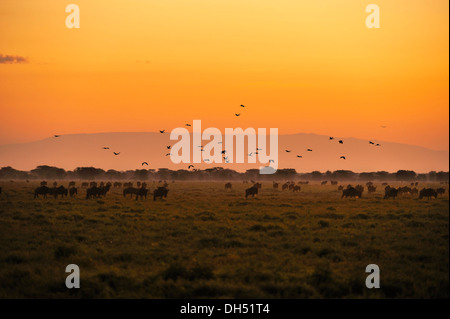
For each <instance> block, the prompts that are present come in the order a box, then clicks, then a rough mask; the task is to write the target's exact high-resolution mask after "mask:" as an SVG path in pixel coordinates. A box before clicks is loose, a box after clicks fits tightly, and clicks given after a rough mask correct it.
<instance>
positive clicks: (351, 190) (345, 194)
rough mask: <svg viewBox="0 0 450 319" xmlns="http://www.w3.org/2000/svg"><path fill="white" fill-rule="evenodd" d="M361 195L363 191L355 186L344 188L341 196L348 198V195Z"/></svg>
mask: <svg viewBox="0 0 450 319" xmlns="http://www.w3.org/2000/svg"><path fill="white" fill-rule="evenodd" d="M361 195H362V193H361V191H359V190H357V189H356V188H354V187H350V188H347V189H344V190H343V191H342V196H341V198H343V197H345V198H347V197H358V198H361Z"/></svg>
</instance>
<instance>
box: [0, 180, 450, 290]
mask: <svg viewBox="0 0 450 319" xmlns="http://www.w3.org/2000/svg"><path fill="white" fill-rule="evenodd" d="M0 184H1V185H0V186H2V187H3V193H2V194H1V195H0V247H1V249H0V298H448V297H449V198H448V192H447V193H446V194H445V195H443V196H440V197H438V199H432V200H418V199H417V197H414V198H413V197H408V196H406V197H403V198H398V199H396V200H392V199H389V200H383V195H384V193H383V191H382V187H381V186H380V185H378V191H377V193H375V194H367V191H365V192H364V194H363V198H361V199H341V198H340V195H341V192H338V191H337V186H320V185H306V186H305V185H302V191H301V192H300V193H292V192H288V191H281V190H273V189H272V184H271V183H263V188H262V190H260V193H259V194H258V196H257V197H255V198H249V199H247V200H246V199H245V198H244V196H243V195H244V189H245V188H247V187H249V185H248V184H247V185H245V184H242V182H234V183H233V189H232V190H231V191H225V190H224V184H225V183H224V182H176V183H174V184H170V186H169V189H170V191H169V194H168V197H167V199H165V200H157V201H156V202H154V201H153V198H151V196H150V198H148V199H147V200H145V201H136V200H134V198H133V199H129V198H128V199H124V198H123V196H122V189H113V188H112V189H111V191H110V192H109V193H108V195H107V196H106V198H101V199H91V200H86V199H85V190H83V189H81V188H80V187H79V185H80V183H77V184H78V185H77V186H78V191H79V195H78V197H77V198H64V199H61V198H58V199H54V198H53V197H49V198H47V199H42V198H40V199H33V194H32V193H33V190H34V188H35V187H37V186H38V184H37V182H31V183H25V182H18V181H16V182H14V183H11V182H2V183H0ZM62 184H63V185H65V186H66V187H67V182H66V181H64V182H62ZM391 185H394V186H399V184H397V185H395V184H391ZM403 185H405V184H403ZM149 186H150V189H151V191H153V189H154V188H155V186H156V185H155V184H153V185H152V184H151V183H149ZM423 186H425V185H424V184H422V185H419V188H422V187H423ZM429 186H434V187H440V186H441V185H438V184H435V185H431V184H430V185H429ZM68 264H77V265H78V266H79V267H80V273H81V276H80V277H81V288H80V289H67V288H66V286H65V279H66V276H67V275H68V273H65V268H66V266H67V265H68ZM368 264H377V265H378V266H379V267H380V273H381V288H380V289H368V288H366V286H365V279H366V276H367V275H368V273H365V268H366V266H367V265H368Z"/></svg>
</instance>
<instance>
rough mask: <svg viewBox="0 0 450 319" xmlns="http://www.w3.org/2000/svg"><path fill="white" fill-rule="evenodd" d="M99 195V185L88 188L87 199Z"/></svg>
mask: <svg viewBox="0 0 450 319" xmlns="http://www.w3.org/2000/svg"><path fill="white" fill-rule="evenodd" d="M97 196H98V187H97V186H92V187H90V188H88V189H87V190H86V199H89V198H91V197H92V198H95V197H97Z"/></svg>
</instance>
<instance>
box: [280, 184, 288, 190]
mask: <svg viewBox="0 0 450 319" xmlns="http://www.w3.org/2000/svg"><path fill="white" fill-rule="evenodd" d="M288 188H289V184H288V183H284V184H283V185H282V186H281V190H283V191H284V190H285V189H288Z"/></svg>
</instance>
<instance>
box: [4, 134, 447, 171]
mask: <svg viewBox="0 0 450 319" xmlns="http://www.w3.org/2000/svg"><path fill="white" fill-rule="evenodd" d="M169 137H170V133H164V134H161V133H153V132H143V133H132V132H123V133H95V134H71V135H61V136H60V137H51V138H47V139H43V140H39V141H35V142H30V143H22V144H11V145H1V146H0V166H2V167H3V166H11V167H13V168H15V169H19V170H30V169H33V168H35V167H36V166H38V165H50V166H57V167H61V168H64V169H66V170H72V169H74V168H76V167H81V166H94V167H98V168H103V169H105V170H107V169H116V170H134V169H138V168H145V169H149V168H153V169H158V168H169V169H187V167H188V165H189V164H184V163H183V164H173V163H172V161H171V160H170V157H169V156H165V155H166V154H167V153H168V152H169V150H168V149H167V147H166V146H168V145H173V144H175V143H176V141H170V139H169ZM339 139H340V138H338V137H336V138H335V139H334V140H329V137H328V136H323V135H316V134H304V133H299V134H292V135H280V136H279V137H278V144H279V158H278V162H279V165H278V168H295V169H296V170H297V172H311V171H314V170H318V171H322V172H324V171H327V170H330V171H334V170H340V169H343V170H352V171H354V172H373V171H382V170H383V171H388V172H395V171H397V170H399V169H408V170H414V171H416V172H417V173H426V172H429V171H432V170H435V171H448V170H449V152H448V151H436V150H430V149H427V148H424V147H419V146H413V145H405V144H398V143H390V142H384V141H373V142H375V143H379V144H380V146H375V145H372V144H369V141H368V140H361V139H356V138H342V140H343V144H339V143H338V140H339ZM207 142H208V141H205V142H203V145H205V144H207ZM224 144H225V142H223V145H224ZM103 147H109V149H103ZM286 149H287V150H291V152H290V153H287V152H285V150H286ZM307 149H312V152H309V151H307ZM113 152H120V154H119V155H114V154H113ZM191 153H192V146H191ZM249 153H250V151H249ZM297 155H299V156H302V158H299V157H297ZM341 156H345V158H346V159H345V160H344V159H341V158H340V157H341ZM142 162H147V163H148V164H149V165H148V166H142V165H141V163H142ZM194 166H195V167H196V168H200V169H204V168H208V167H214V166H222V167H229V168H231V169H234V170H236V171H244V170H247V169H251V168H259V167H260V166H261V164H258V163H256V164H248V163H244V164H231V163H230V164H226V163H222V164H216V163H213V164H205V163H201V164H195V163H194Z"/></svg>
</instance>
